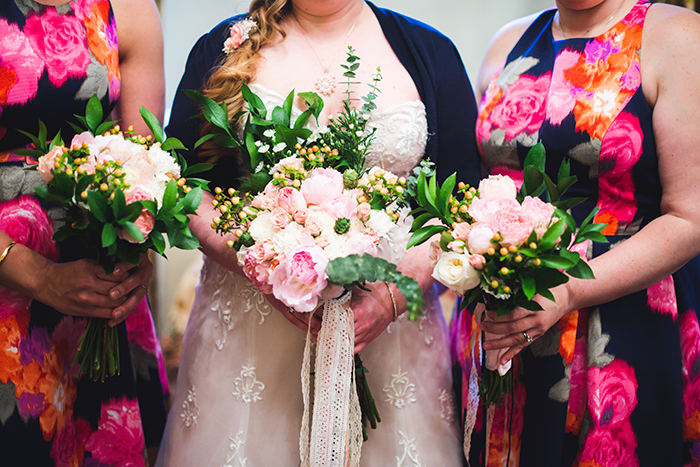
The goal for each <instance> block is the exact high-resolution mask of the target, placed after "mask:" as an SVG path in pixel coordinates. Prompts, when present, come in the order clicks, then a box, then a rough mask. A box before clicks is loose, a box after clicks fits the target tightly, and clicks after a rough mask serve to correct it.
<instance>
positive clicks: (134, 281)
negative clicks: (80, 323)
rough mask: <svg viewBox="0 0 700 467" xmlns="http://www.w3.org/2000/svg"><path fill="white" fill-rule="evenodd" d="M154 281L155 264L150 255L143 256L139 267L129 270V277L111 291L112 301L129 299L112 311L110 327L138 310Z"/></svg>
mask: <svg viewBox="0 0 700 467" xmlns="http://www.w3.org/2000/svg"><path fill="white" fill-rule="evenodd" d="M152 281H153V263H151V260H150V259H149V258H148V253H143V254H141V258H140V261H139V264H138V266H136V267H133V268H132V269H130V270H129V276H128V277H127V278H126V279H124V280H123V281H121V282H119V283H118V284H117V285H115V286H114V287H112V289H111V290H110V291H109V296H110V298H112V300H116V299H118V298H119V297H123V296H125V295H126V296H128V298H127V299H126V300H125V301H124V303H122V304H121V305H119V306H118V307H116V308H115V309H114V310H112V319H110V320H109V322H108V324H109V325H110V326H116V325H117V324H119V323H121V322H122V321H124V320H125V319H126V317H127V316H128V315H129V313H131V312H132V311H133V309H134V308H136V305H138V304H139V302H140V301H141V300H143V299H144V297H145V296H146V294H147V293H148V286H149V285H150V284H151V282H152Z"/></svg>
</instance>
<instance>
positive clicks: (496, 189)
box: [479, 175, 518, 199]
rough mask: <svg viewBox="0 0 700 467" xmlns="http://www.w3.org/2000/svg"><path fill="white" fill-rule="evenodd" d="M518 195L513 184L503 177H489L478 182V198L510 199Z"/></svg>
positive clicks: (510, 180) (509, 179) (506, 177)
mask: <svg viewBox="0 0 700 467" xmlns="http://www.w3.org/2000/svg"><path fill="white" fill-rule="evenodd" d="M517 194H518V190H517V188H516V187H515V182H513V180H512V179H511V178H510V177H508V176H504V175H490V176H489V177H488V178H484V179H482V180H481V181H480V182H479V198H480V199H490V198H512V199H515V196H516V195H517Z"/></svg>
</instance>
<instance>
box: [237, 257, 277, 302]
mask: <svg viewBox="0 0 700 467" xmlns="http://www.w3.org/2000/svg"><path fill="white" fill-rule="evenodd" d="M252 250H253V249H252V248H251V249H249V250H248V251H246V253H245V259H244V262H243V274H245V276H246V277H247V278H248V279H249V280H250V282H252V283H253V285H254V286H256V287H257V288H258V289H260V291H261V292H262V293H265V294H269V293H271V292H272V286H271V285H270V283H269V279H270V272H271V265H270V264H269V262H267V261H265V262H260V261H258V260H256V258H255V252H254V251H252Z"/></svg>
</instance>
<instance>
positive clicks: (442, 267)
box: [409, 144, 607, 405]
mask: <svg viewBox="0 0 700 467" xmlns="http://www.w3.org/2000/svg"><path fill="white" fill-rule="evenodd" d="M523 175H524V182H523V185H522V187H521V189H520V191H518V189H517V187H516V185H515V182H514V181H513V180H512V179H510V178H509V177H505V176H500V175H496V176H491V177H489V178H487V179H485V180H482V181H481V182H480V184H479V187H478V190H477V189H476V188H474V187H469V186H466V185H464V184H463V183H460V184H459V185H458V186H457V195H453V189H454V187H455V184H456V177H455V176H454V175H453V176H451V177H449V178H448V179H447V180H446V181H445V183H444V184H443V185H442V186H439V185H438V183H437V181H436V179H435V177H434V176H433V177H431V178H430V179H429V180H428V178H427V177H426V176H425V174H424V173H421V174H420V176H419V180H418V185H417V198H416V199H417V202H418V204H419V206H420V208H419V209H417V211H418V212H422V214H421V215H419V216H418V217H417V218H416V220H415V222H414V224H413V226H412V232H413V236H412V237H411V240H410V241H409V246H412V245H417V244H420V243H423V242H425V241H427V240H428V239H429V238H431V237H433V236H434V235H436V234H440V240H439V241H434V242H433V243H432V244H431V253H430V260H431V264H432V265H433V266H434V271H433V277H434V278H435V279H436V280H438V281H439V282H441V283H443V284H444V285H445V286H447V287H448V288H450V289H451V290H453V291H454V292H455V293H456V294H457V295H459V296H461V297H462V301H461V304H460V307H462V306H466V305H467V304H469V303H472V302H478V303H480V304H482V305H483V307H479V309H478V310H477V312H478V313H479V314H480V318H479V319H483V311H484V310H495V311H497V313H498V315H499V316H501V315H504V314H507V313H509V312H511V311H513V310H514V309H515V308H516V307H522V308H525V309H527V310H532V311H538V310H541V309H542V307H541V306H540V305H539V303H537V301H535V300H534V297H535V296H536V295H540V296H542V297H544V298H547V299H549V300H554V296H553V295H552V292H551V289H553V288H554V287H557V286H559V285H561V284H564V283H565V282H567V281H568V280H569V277H577V278H581V279H592V278H593V273H592V271H591V269H590V267H589V266H588V264H587V263H586V261H584V260H582V259H581V256H580V255H579V254H578V253H576V252H574V251H571V250H570V247H573V246H574V245H577V244H581V243H583V242H585V241H588V240H593V241H599V242H606V241H607V240H606V239H605V237H604V236H603V235H602V234H601V233H600V232H601V231H602V229H603V228H604V227H605V224H601V223H594V224H591V223H590V221H591V219H592V218H593V215H594V214H595V210H594V211H593V213H591V214H590V215H589V216H588V217H587V218H586V219H585V220H584V221H583V222H582V223H581V225H580V226H578V228H577V227H576V223H575V221H574V219H573V218H572V217H571V215H570V214H568V213H567V212H566V211H567V210H568V209H570V208H571V207H573V206H574V205H576V204H578V203H580V202H582V201H583V200H582V199H580V198H570V199H567V200H560V199H559V198H560V196H561V195H562V194H563V193H564V192H565V191H566V190H567V189H568V188H569V187H571V185H573V184H574V183H575V181H576V178H575V177H572V176H570V175H569V165H568V163H567V162H564V163H563V164H562V166H561V168H560V170H559V174H558V175H559V177H558V180H557V183H554V182H553V181H552V180H551V179H550V178H549V177H548V176H547V175H546V174H545V173H544V148H543V146H542V145H541V144H538V145H537V146H535V147H534V148H533V149H531V150H530V152H529V154H528V157H527V158H526V160H525V170H524V173H523ZM545 192H546V193H547V195H548V197H549V201H548V202H545V201H543V200H542V199H540V198H539V197H538V196H539V195H541V194H543V193H545ZM431 219H439V220H440V221H441V225H426V223H427V222H428V221H429V220H431ZM486 354H487V355H486V364H485V366H486V369H485V370H483V372H482V385H481V388H482V392H483V393H484V394H485V404H487V405H489V404H491V403H494V402H495V403H497V404H498V405H500V402H501V398H502V394H503V392H504V391H508V390H509V388H510V384H509V381H510V380H509V378H510V377H511V375H510V373H509V371H508V370H509V369H510V362H509V363H508V364H507V365H505V366H501V365H500V364H499V363H498V360H499V357H500V355H501V354H500V353H497V352H492V351H489V352H487V353H486ZM504 377H505V379H504Z"/></svg>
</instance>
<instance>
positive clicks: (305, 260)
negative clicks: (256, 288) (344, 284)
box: [270, 244, 328, 311]
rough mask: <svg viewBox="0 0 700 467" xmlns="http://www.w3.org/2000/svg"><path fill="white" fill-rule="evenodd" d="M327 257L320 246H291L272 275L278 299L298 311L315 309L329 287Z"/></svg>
mask: <svg viewBox="0 0 700 467" xmlns="http://www.w3.org/2000/svg"><path fill="white" fill-rule="evenodd" d="M327 265H328V258H327V257H326V254H325V253H324V251H323V249H322V248H320V247H319V246H317V245H308V244H302V245H297V246H296V247H294V248H292V249H291V250H290V251H289V252H288V254H287V256H286V258H285V259H284V261H283V262H281V263H280V265H279V266H277V268H275V270H274V271H272V274H270V284H272V293H273V294H274V296H275V298H277V299H278V300H280V301H281V302H282V303H284V304H285V305H287V306H291V307H292V308H294V309H295V310H296V311H313V310H314V309H316V307H317V306H318V298H319V295H320V294H321V292H323V289H325V288H326V285H327V284H328V282H327V276H326V266H327Z"/></svg>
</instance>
